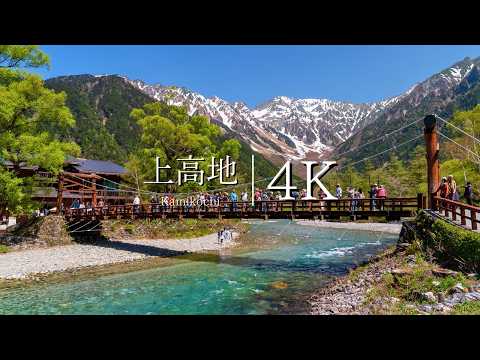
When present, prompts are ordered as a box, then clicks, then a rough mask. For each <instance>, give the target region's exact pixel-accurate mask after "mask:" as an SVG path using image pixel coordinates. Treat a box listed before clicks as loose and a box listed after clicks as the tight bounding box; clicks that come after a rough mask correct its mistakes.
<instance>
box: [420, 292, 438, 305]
mask: <svg viewBox="0 0 480 360" xmlns="http://www.w3.org/2000/svg"><path fill="white" fill-rule="evenodd" d="M422 298H423V299H425V300H427V301H430V302H432V303H436V302H437V297H436V296H435V294H434V293H433V292H431V291H428V292H426V293H423V294H422Z"/></svg>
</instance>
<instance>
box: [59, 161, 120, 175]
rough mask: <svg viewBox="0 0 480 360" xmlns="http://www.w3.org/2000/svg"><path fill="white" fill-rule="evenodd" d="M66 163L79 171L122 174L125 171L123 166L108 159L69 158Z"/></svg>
mask: <svg viewBox="0 0 480 360" xmlns="http://www.w3.org/2000/svg"><path fill="white" fill-rule="evenodd" d="M67 163H68V164H71V165H72V166H74V167H75V169H76V170H77V171H78V172H81V173H95V174H108V175H123V174H125V173H126V172H127V171H126V169H125V168H124V167H123V166H120V165H118V164H116V163H114V162H113V161H109V160H90V159H82V158H69V159H68V160H67Z"/></svg>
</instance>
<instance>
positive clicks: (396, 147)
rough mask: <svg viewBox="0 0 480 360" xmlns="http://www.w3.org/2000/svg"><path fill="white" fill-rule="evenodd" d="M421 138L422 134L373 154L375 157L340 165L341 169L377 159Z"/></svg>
mask: <svg viewBox="0 0 480 360" xmlns="http://www.w3.org/2000/svg"><path fill="white" fill-rule="evenodd" d="M422 137H423V134H422V135H418V136H416V137H414V138H412V139H410V140H407V141H405V142H403V143H401V144H398V145H395V146H393V147H391V148H389V149H387V150H384V151H381V152H379V153H377V154H375V155H371V156H367V157H365V158H363V159H361V160H359V161H355V162H353V163H349V164H346V165H342V166H341V167H345V166H353V165H356V164H360V163H362V162H364V161H367V160H370V159H372V158H375V157H377V156H380V155H383V154H385V153H387V152H389V151H391V150H396V149H398V148H399V147H401V146H403V145H406V144H408V143H411V142H412V141H415V140H418V139H420V138H422Z"/></svg>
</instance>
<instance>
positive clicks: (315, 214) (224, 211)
mask: <svg viewBox="0 0 480 360" xmlns="http://www.w3.org/2000/svg"><path fill="white" fill-rule="evenodd" d="M421 206H422V201H421V199H420V200H419V199H418V198H390V199H340V200H328V201H324V200H311V201H302V200H298V201H288V200H283V201H282V200H268V201H256V202H255V204H254V206H252V204H251V203H250V202H236V203H233V202H220V203H218V204H216V205H210V204H208V203H207V204H206V205H200V206H187V205H176V206H167V205H165V204H147V205H137V206H135V205H107V206H104V207H101V208H100V207H96V208H93V209H67V210H66V211H65V213H64V215H65V217H66V218H67V219H68V220H74V219H109V218H115V219H117V218H124V219H137V218H138V219H148V218H202V217H203V218H219V217H222V218H275V219H286V218H298V219H314V218H339V217H341V216H351V217H353V218H354V219H355V218H367V217H369V216H378V217H385V218H388V219H400V218H401V217H408V216H413V215H414V214H415V211H417V210H418V209H420V208H421Z"/></svg>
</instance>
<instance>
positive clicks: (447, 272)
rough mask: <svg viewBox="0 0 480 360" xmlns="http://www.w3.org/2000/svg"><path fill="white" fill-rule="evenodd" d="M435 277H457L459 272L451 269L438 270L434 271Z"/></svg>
mask: <svg viewBox="0 0 480 360" xmlns="http://www.w3.org/2000/svg"><path fill="white" fill-rule="evenodd" d="M432 273H433V275H435V276H438V277H447V276H457V275H459V272H457V271H453V270H450V269H443V268H436V269H433V270H432Z"/></svg>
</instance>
